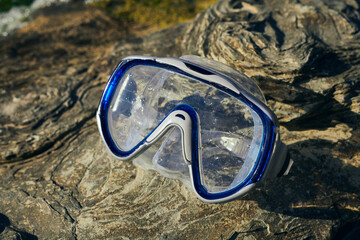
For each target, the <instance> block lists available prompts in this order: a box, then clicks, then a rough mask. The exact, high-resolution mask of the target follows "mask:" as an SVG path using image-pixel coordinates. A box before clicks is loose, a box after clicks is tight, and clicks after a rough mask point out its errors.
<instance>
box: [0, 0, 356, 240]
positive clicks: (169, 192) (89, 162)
mask: <svg viewBox="0 0 360 240" xmlns="http://www.w3.org/2000/svg"><path fill="white" fill-rule="evenodd" d="M359 7H360V3H359V2H358V1H355V0H354V1H352V0H347V1H305V0H303V1H296V2H295V1H220V2H218V3H217V4H215V5H214V6H212V7H210V8H209V9H207V10H205V11H204V12H203V13H201V14H199V15H198V16H197V18H196V19H194V20H193V21H192V22H188V23H184V24H179V25H176V26H174V27H171V28H169V29H165V30H162V31H159V32H157V33H154V34H152V35H149V36H145V37H138V38H132V37H131V36H129V35H128V33H127V32H126V31H125V30H123V29H124V28H123V27H122V26H121V25H119V24H118V23H116V21H114V20H113V19H111V18H109V17H107V16H106V15H105V14H104V13H103V12H101V11H99V10H96V9H93V8H86V7H71V6H68V7H67V8H65V9H64V8H60V9H58V8H55V9H52V11H47V12H46V14H38V15H37V16H36V17H34V19H33V20H32V21H31V23H30V24H29V25H27V26H26V27H24V28H22V29H20V30H18V31H17V32H15V33H13V34H12V35H10V36H9V37H7V38H5V39H2V40H1V42H0V96H1V101H0V116H1V117H0V123H1V124H0V176H1V177H0V238H1V239H59V238H62V239H94V238H106V239H109V238H113V239H295V238H299V239H307V238H315V239H329V238H335V239H336V238H338V239H340V238H342V237H344V236H355V235H354V234H356V233H358V232H359V224H360V223H359V222H360V212H359V211H360V209H359V206H360V198H359V196H360V129H359V122H360V117H359V114H360V96H359V93H360V81H359V79H360V61H359V59H360V32H359V30H360V12H359ZM185 54H196V55H201V56H206V57H209V58H213V59H215V60H219V61H221V62H223V63H226V64H228V65H230V66H233V67H235V68H237V69H239V70H240V71H242V72H244V73H246V74H247V75H249V76H251V77H252V78H253V79H254V80H255V81H257V83H258V84H259V86H260V88H261V89H262V90H263V92H264V94H265V97H266V99H267V102H268V105H269V106H270V108H271V109H272V110H274V112H275V114H276V115H277V116H278V118H279V121H280V123H281V137H282V140H283V141H284V142H285V143H286V144H287V145H288V147H289V152H290V154H291V157H292V159H293V160H294V161H295V163H294V165H293V167H292V169H291V172H290V174H289V175H288V176H286V177H282V178H279V179H274V180H269V181H267V182H265V183H263V184H262V186H261V187H260V188H257V189H256V190H254V191H253V192H251V193H250V194H248V195H247V196H245V197H243V198H241V199H239V200H236V201H232V202H229V203H225V204H217V205H210V204H205V203H202V202H200V201H199V200H198V199H197V198H196V197H195V196H194V194H193V193H192V192H190V191H189V190H188V189H187V188H186V187H185V186H183V185H182V184H181V183H180V182H178V181H176V180H171V179H167V178H164V177H162V176H160V175H159V174H158V173H156V172H154V171H149V170H144V169H142V168H139V167H136V166H134V165H133V164H132V163H131V161H125V162H120V161H117V160H115V159H113V158H112V157H111V156H110V154H109V153H108V152H107V150H106V149H105V146H104V144H103V143H102V141H101V139H100V136H99V134H98V130H97V126H96V121H95V112H96V108H97V105H98V102H99V99H100V96H101V93H102V90H103V88H104V86H105V84H106V81H107V79H108V77H109V75H110V73H111V71H112V70H113V69H114V67H115V66H116V64H117V63H118V62H119V61H120V60H121V59H122V58H123V57H125V56H128V55H154V56H174V57H179V56H181V55H185Z"/></svg>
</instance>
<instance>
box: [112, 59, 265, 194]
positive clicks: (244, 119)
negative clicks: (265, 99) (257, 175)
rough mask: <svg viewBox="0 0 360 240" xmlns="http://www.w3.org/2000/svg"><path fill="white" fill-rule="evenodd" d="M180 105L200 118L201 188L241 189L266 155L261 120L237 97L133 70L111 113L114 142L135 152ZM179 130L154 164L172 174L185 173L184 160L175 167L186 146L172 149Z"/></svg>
mask: <svg viewBox="0 0 360 240" xmlns="http://www.w3.org/2000/svg"><path fill="white" fill-rule="evenodd" d="M179 104H188V105H190V106H192V107H193V108H194V109H195V111H196V112H197V114H198V116H199V119H200V129H201V132H200V140H201V144H202V149H201V150H200V154H201V157H200V161H199V164H200V166H199V171H200V178H201V184H202V185H203V186H204V187H205V188H206V189H207V191H209V192H211V193H219V192H223V191H226V190H229V189H231V188H234V187H236V186H237V185H239V184H241V183H242V182H243V181H244V180H245V179H246V178H247V177H248V175H249V174H250V173H251V171H252V169H253V168H254V166H255V164H256V161H257V158H258V155H259V152H260V148H261V143H262V137H263V125H262V122H261V119H260V118H259V116H258V115H257V113H256V112H254V111H253V110H252V109H251V108H249V107H248V106H247V105H245V104H244V103H243V102H241V101H240V100H238V99H236V98H235V97H233V96H231V95H229V94H227V93H225V92H223V91H221V90H219V89H217V88H215V87H213V86H210V85H207V84H205V83H203V82H200V81H198V80H194V79H192V78H190V77H187V76H185V75H181V74H179V73H175V72H172V71H170V70H166V69H161V68H158V67H154V66H143V65H136V66H133V67H132V68H130V69H128V70H127V72H126V73H124V74H123V76H122V79H121V80H120V82H119V84H118V86H117V90H116V92H115V94H114V95H113V97H112V101H111V104H110V109H109V111H108V119H109V120H108V121H109V130H110V134H111V137H112V139H113V140H114V141H115V143H116V145H117V146H118V147H119V148H120V149H121V150H123V151H129V150H131V149H132V148H134V147H135V146H136V145H137V144H138V143H139V142H140V141H142V140H143V139H144V138H146V136H147V135H148V134H149V133H150V132H151V131H152V130H153V129H154V128H155V127H156V126H157V125H158V124H159V123H160V122H161V120H162V119H164V117H165V116H166V115H167V114H168V113H169V112H170V111H171V110H172V109H173V108H174V107H176V106H177V105H179ZM173 131H174V133H173V134H171V133H170V134H169V136H168V138H167V139H166V140H164V142H163V143H162V145H161V147H160V149H159V151H158V152H157V154H156V156H155V158H154V159H156V160H155V162H154V164H155V165H156V164H158V165H159V167H161V168H164V169H165V168H168V171H167V172H171V171H181V172H182V171H183V170H184V169H186V167H185V166H186V165H185V163H183V161H184V160H182V162H181V163H175V162H172V161H179V159H180V158H181V159H182V154H181V152H179V151H178V150H179V149H181V144H180V143H178V144H177V145H176V144H175V145H176V146H175V147H172V145H173V144H174V142H176V141H178V140H177V138H179V136H180V134H179V132H177V131H178V130H173ZM175 155H176V156H175ZM164 171H165V170H164ZM184 176H185V175H184Z"/></svg>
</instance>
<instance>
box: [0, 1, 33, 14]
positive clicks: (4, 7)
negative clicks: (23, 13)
mask: <svg viewBox="0 0 360 240" xmlns="http://www.w3.org/2000/svg"><path fill="white" fill-rule="evenodd" d="M33 2H34V0H0V12H5V11H8V10H10V9H11V8H12V7H15V6H30V5H31V4H32V3H33Z"/></svg>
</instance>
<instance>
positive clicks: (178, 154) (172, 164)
mask: <svg viewBox="0 0 360 240" xmlns="http://www.w3.org/2000/svg"><path fill="white" fill-rule="evenodd" d="M152 162H153V165H154V166H155V168H156V169H157V170H158V171H159V172H160V173H161V174H163V175H172V174H176V173H181V174H184V173H188V171H189V168H188V166H187V164H186V163H185V160H184V157H183V154H182V145H181V132H180V129H179V128H177V127H174V128H173V129H172V130H171V133H170V134H169V135H168V137H167V138H166V139H165V140H164V141H163V142H162V144H161V146H160V148H159V150H158V151H157V152H156V154H155V155H154V157H153V160H152Z"/></svg>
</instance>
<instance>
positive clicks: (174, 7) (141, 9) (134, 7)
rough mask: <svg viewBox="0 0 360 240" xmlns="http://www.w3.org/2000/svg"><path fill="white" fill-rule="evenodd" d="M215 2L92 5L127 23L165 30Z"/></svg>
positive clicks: (111, 0)
mask: <svg viewBox="0 0 360 240" xmlns="http://www.w3.org/2000/svg"><path fill="white" fill-rule="evenodd" d="M215 2H216V0H211V1H206V0H138V1H133V0H101V1H97V2H95V3H93V5H96V6H98V7H101V8H103V9H105V10H106V11H108V12H109V13H110V14H112V15H113V16H116V17H119V18H121V19H123V20H125V21H126V22H129V23H137V24H141V25H145V26H152V27H157V28H165V27H168V26H170V25H173V24H175V23H179V22H184V21H187V20H190V19H192V18H194V17H195V15H196V14H197V13H199V12H201V11H202V10H204V9H205V8H206V7H208V6H210V5H212V4H214V3H215Z"/></svg>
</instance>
